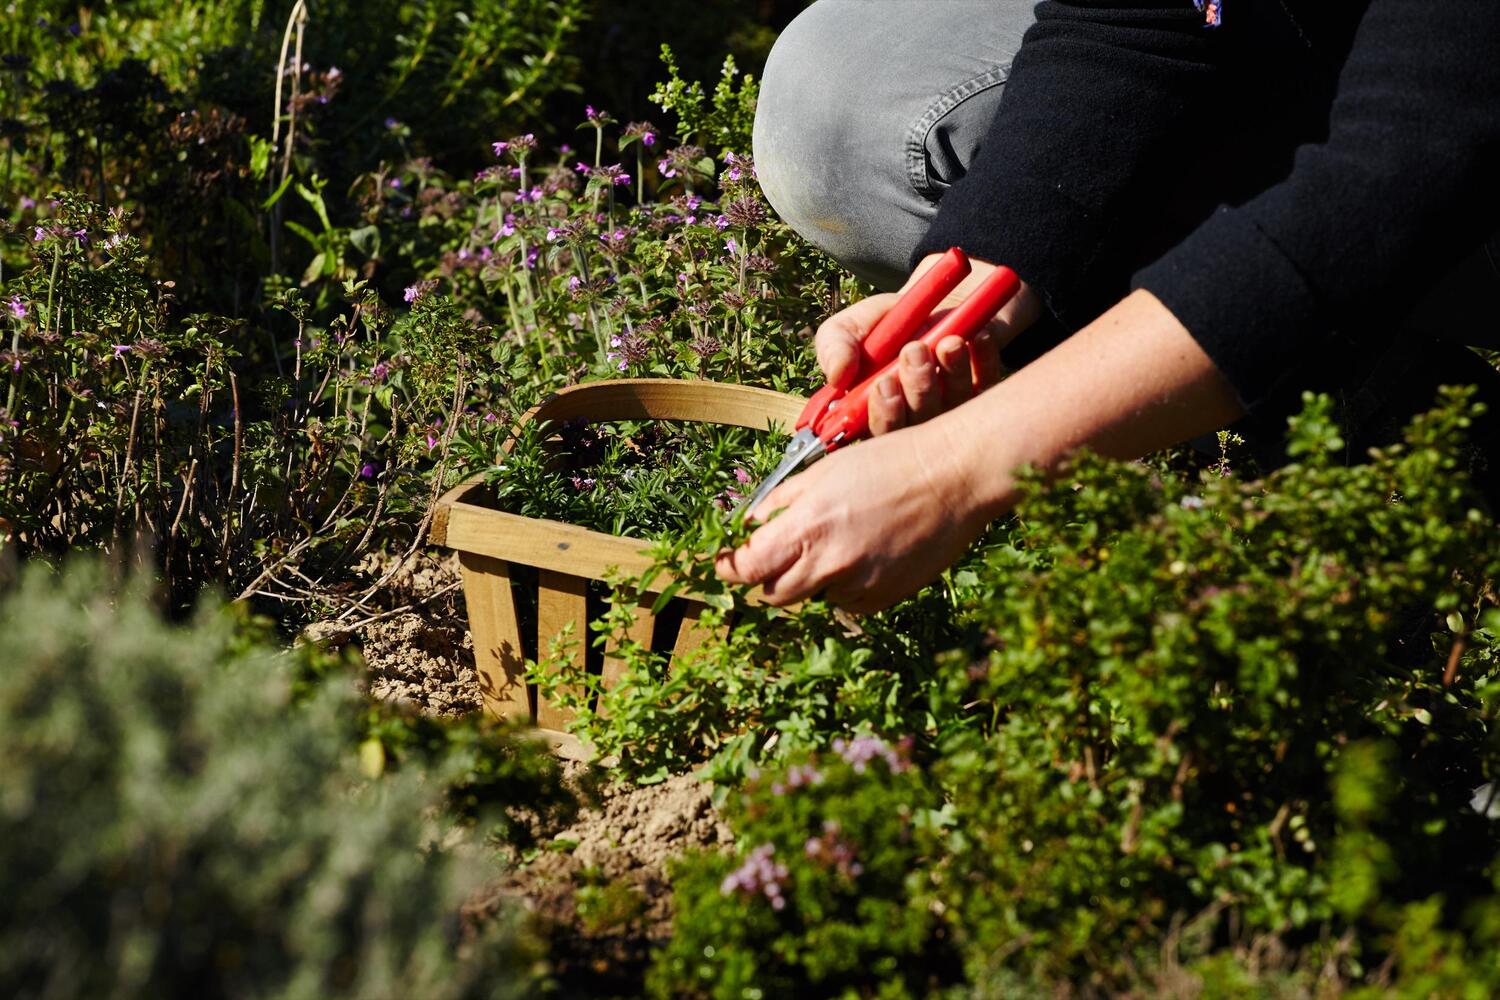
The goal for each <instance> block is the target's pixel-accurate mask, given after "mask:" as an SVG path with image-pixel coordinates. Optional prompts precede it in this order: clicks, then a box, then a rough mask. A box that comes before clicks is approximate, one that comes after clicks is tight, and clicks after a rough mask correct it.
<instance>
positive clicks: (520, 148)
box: [490, 132, 536, 160]
mask: <svg viewBox="0 0 1500 1000" xmlns="http://www.w3.org/2000/svg"><path fill="white" fill-rule="evenodd" d="M490 148H491V149H493V150H494V151H495V155H496V156H504V155H505V154H506V153H509V154H510V155H511V156H513V157H515V158H516V159H517V160H522V159H525V157H526V155H527V154H528V153H530V152H531V151H532V150H533V149H536V134H535V133H533V132H527V133H526V134H525V135H518V136H515V137H513V138H510V139H507V140H505V141H504V142H496V143H492V144H491V146H490Z"/></svg>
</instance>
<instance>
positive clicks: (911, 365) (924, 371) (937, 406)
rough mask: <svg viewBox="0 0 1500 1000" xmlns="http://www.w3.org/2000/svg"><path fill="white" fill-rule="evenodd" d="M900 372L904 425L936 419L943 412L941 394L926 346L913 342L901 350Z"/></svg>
mask: <svg viewBox="0 0 1500 1000" xmlns="http://www.w3.org/2000/svg"><path fill="white" fill-rule="evenodd" d="M900 370H901V389H902V392H903V394H904V395H905V396H906V409H907V423H912V424H919V423H921V422H922V421H924V420H926V419H928V418H929V417H935V416H937V415H938V413H939V412H941V411H942V408H943V390H942V387H941V386H940V385H939V384H938V374H937V364H936V363H935V361H934V359H933V357H932V352H931V351H929V350H928V349H927V345H926V344H924V343H922V342H921V341H913V342H911V343H910V344H907V345H906V346H905V347H903V348H901V369H900Z"/></svg>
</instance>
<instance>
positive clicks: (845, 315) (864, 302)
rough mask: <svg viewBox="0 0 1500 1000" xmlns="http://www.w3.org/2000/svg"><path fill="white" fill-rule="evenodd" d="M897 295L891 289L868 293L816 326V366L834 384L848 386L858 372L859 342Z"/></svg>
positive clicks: (886, 310)
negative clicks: (872, 293)
mask: <svg viewBox="0 0 1500 1000" xmlns="http://www.w3.org/2000/svg"><path fill="white" fill-rule="evenodd" d="M897 298H898V296H897V295H895V294H894V293H892V292H883V293H881V294H879V295H871V296H870V297H869V298H867V299H860V300H859V301H858V302H856V303H854V304H853V305H852V306H849V307H847V308H845V309H841V310H839V311H838V312H836V313H834V314H833V315H832V316H830V317H828V319H826V320H824V322H823V325H822V326H820V327H818V335H817V338H816V339H815V340H814V345H813V346H814V348H815V349H816V351H817V354H818V367H819V368H821V369H823V375H824V376H825V377H826V378H827V379H828V381H829V382H831V383H833V384H834V385H837V386H841V387H843V388H848V387H849V386H851V385H853V384H854V378H855V376H856V375H858V374H859V345H860V342H861V341H862V340H864V339H865V337H866V336H868V335H869V333H870V331H871V330H872V329H874V328H875V324H876V323H878V322H880V317H882V316H884V315H885V314H886V313H887V312H889V311H890V308H891V306H892V305H894V304H895V302H896V299H897Z"/></svg>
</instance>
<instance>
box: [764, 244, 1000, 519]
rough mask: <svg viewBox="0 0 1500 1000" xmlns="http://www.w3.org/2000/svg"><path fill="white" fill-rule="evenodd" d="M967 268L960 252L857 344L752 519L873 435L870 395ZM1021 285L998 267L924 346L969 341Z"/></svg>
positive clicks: (815, 400)
mask: <svg viewBox="0 0 1500 1000" xmlns="http://www.w3.org/2000/svg"><path fill="white" fill-rule="evenodd" d="M969 270H970V268H969V258H968V257H966V256H964V252H963V251H962V250H959V249H958V248H956V247H955V248H954V249H952V250H949V251H948V252H947V253H945V254H943V256H942V257H940V258H939V259H938V262H937V263H936V264H934V265H933V266H932V268H931V269H929V270H928V271H927V272H926V273H925V274H923V275H922V277H921V278H919V279H918V280H917V282H916V284H914V285H912V286H911V288H910V289H908V290H907V292H906V293H905V294H904V295H902V296H901V298H899V299H897V300H896V304H895V305H893V306H892V307H891V310H890V312H888V313H886V314H885V315H884V316H882V317H881V319H880V322H879V323H877V324H875V329H873V330H871V331H870V333H869V335H868V336H867V337H865V339H864V340H863V341H862V342H861V343H860V357H859V364H858V366H856V367H852V368H850V369H848V370H847V371H846V372H845V373H844V376H843V377H842V378H841V379H840V380H839V382H837V383H832V382H831V383H829V384H828V385H825V386H824V387H823V388H821V389H819V390H818V391H817V392H816V393H814V394H813V396H812V398H811V399H809V400H808V401H807V406H806V407H804V408H803V410H802V415H801V416H800V417H798V418H797V428H796V429H797V433H796V434H795V435H794V436H793V437H792V440H791V443H790V444H788V445H787V447H786V457H785V458H784V459H782V460H781V464H780V465H778V466H776V470H775V471H774V472H772V473H771V474H770V475H769V476H767V477H766V479H765V481H764V482H762V483H761V484H760V485H759V486H758V487H756V489H755V492H754V493H752V494H750V497H749V499H748V500H746V501H745V503H744V508H745V514H746V515H747V516H748V515H749V514H751V513H752V512H754V510H755V508H756V507H757V506H758V505H759V504H760V502H761V501H762V500H764V499H765V498H766V496H767V495H768V494H769V493H770V492H771V491H772V490H774V489H775V488H776V487H777V486H779V485H780V484H781V482H782V480H784V479H786V477H787V476H790V475H791V474H792V473H793V472H796V471H797V470H798V469H799V468H801V467H802V466H803V465H805V464H806V463H808V462H810V461H812V460H814V459H816V458H819V457H821V456H823V455H825V454H827V453H828V452H830V451H833V450H834V449H835V448H838V447H840V446H842V445H845V444H848V443H849V442H850V441H854V440H857V439H858V438H861V437H863V436H864V435H866V434H868V433H869V432H870V394H871V393H873V392H874V391H875V387H876V386H877V385H878V384H879V383H880V381H881V380H882V379H884V378H885V377H886V376H887V375H889V374H891V373H892V372H894V371H895V370H896V366H897V364H898V357H899V355H900V354H901V348H903V347H905V346H906V345H907V344H908V343H910V342H911V341H912V340H914V339H917V334H918V333H919V332H920V331H921V329H922V324H923V323H924V322H926V321H927V318H928V316H929V315H930V314H931V313H932V310H934V309H935V308H937V305H938V303H939V302H942V301H943V299H944V298H945V297H947V295H948V293H949V292H951V291H953V289H955V288H957V287H958V283H959V282H961V281H963V280H964V278H966V277H967V276H968V274H969ZM1020 284H1021V280H1020V278H1018V277H1016V272H1014V271H1012V270H1011V269H1010V268H1008V267H999V268H996V269H995V271H994V272H993V273H992V274H990V276H989V277H988V278H986V279H985V280H984V282H983V283H982V284H981V285H980V286H979V287H978V288H977V289H975V291H974V294H972V295H970V296H969V297H968V298H967V299H965V300H964V301H963V302H962V303H960V304H959V305H958V306H956V307H954V308H953V309H952V310H951V311H949V312H948V313H947V314H946V315H944V316H943V318H942V319H940V320H939V321H938V322H937V323H935V324H933V326H932V328H931V329H929V330H927V332H925V333H923V334H922V335H921V341H922V343H924V344H926V345H927V348H928V350H930V351H933V352H936V351H937V345H938V344H939V343H940V342H942V341H943V340H945V339H946V338H948V337H962V338H963V339H964V340H970V339H971V338H973V336H974V335H975V334H976V333H978V332H979V331H980V330H982V329H983V328H984V325H985V324H986V323H988V322H989V321H990V319H991V318H992V317H994V315H995V313H997V312H999V311H1000V307H1001V306H1003V305H1005V303H1007V302H1009V301H1010V299H1011V297H1012V296H1014V295H1015V294H1016V289H1017V288H1019V287H1020ZM840 383H841V384H840Z"/></svg>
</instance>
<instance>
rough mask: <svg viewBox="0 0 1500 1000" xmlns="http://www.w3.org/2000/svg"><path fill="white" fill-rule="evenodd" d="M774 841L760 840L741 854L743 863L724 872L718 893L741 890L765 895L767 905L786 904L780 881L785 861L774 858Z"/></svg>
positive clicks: (779, 907)
mask: <svg viewBox="0 0 1500 1000" xmlns="http://www.w3.org/2000/svg"><path fill="white" fill-rule="evenodd" d="M775 854H776V845H775V844H761V845H760V846H759V847H757V848H755V850H753V851H751V852H750V853H749V854H748V855H747V856H746V857H745V863H744V864H742V865H740V866H739V867H738V868H736V869H735V870H734V871H732V872H730V873H729V874H728V875H726V876H724V881H723V882H721V883H719V893H720V894H721V895H724V896H729V895H732V894H733V893H736V892H742V893H744V894H745V895H747V896H765V897H766V899H768V900H770V901H771V909H773V910H780V909H784V908H785V907H786V899H785V898H784V897H783V896H782V894H781V890H782V883H783V882H784V881H786V877H787V875H788V874H789V873H788V871H787V867H786V865H784V864H782V863H781V862H779V861H776V860H775Z"/></svg>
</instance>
